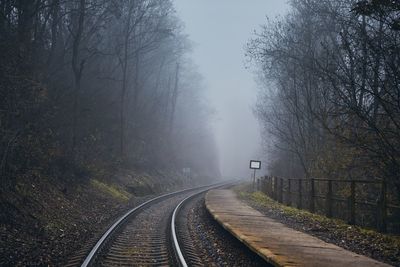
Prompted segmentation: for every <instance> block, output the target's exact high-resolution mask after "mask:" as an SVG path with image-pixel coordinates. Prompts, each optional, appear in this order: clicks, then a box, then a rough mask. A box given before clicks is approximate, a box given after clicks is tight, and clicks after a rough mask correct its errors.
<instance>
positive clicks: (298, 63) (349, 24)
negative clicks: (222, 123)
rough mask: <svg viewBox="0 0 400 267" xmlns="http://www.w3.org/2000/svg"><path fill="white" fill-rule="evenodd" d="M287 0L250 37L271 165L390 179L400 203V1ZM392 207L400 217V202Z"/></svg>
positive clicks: (286, 172)
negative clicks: (279, 13)
mask: <svg viewBox="0 0 400 267" xmlns="http://www.w3.org/2000/svg"><path fill="white" fill-rule="evenodd" d="M290 5H291V10H290V11H289V13H288V14H287V15H286V16H284V17H280V18H277V19H275V20H269V21H268V22H267V23H266V24H265V25H264V26H263V27H262V29H261V30H259V31H258V32H257V34H256V36H255V37H254V38H253V39H252V40H251V41H250V42H249V44H248V47H247V53H248V58H249V60H250V61H251V62H253V63H254V64H255V65H256V67H257V73H258V77H259V81H260V85H261V90H260V94H259V98H258V103H257V107H256V108H255V114H256V115H257V117H258V119H259V121H260V123H261V125H262V126H263V131H264V133H263V138H264V143H265V146H266V149H265V151H266V154H267V157H268V159H269V162H268V168H269V174H270V175H274V176H280V177H286V178H304V179H310V178H325V179H347V180H356V179H362V180H370V181H383V182H384V183H385V184H386V187H387V190H388V198H389V199H390V201H393V203H399V198H400V176H399V174H400V127H399V126H400V84H399V79H400V72H399V70H400V50H399V41H400V27H399V25H400V24H399V23H400V17H399V11H400V4H399V2H398V1H374V0H371V1H355V0H354V1H353V0H350V1H349V0H346V1H314V0H307V1H300V0H299V1H298V0H292V1H290ZM317 189H318V188H317ZM317 189H315V190H317ZM359 190H360V192H361V193H360V194H361V196H362V195H368V194H370V197H371V198H373V199H375V201H376V199H377V198H378V195H379V194H377V193H376V192H377V191H376V190H375V191H374V192H375V193H374V192H370V191H369V190H368V188H367V187H363V188H359ZM379 190H380V189H379ZM382 190H383V189H382ZM378 192H379V191H378ZM357 194H358V193H357ZM342 195H343V196H348V195H349V189H346V188H342ZM390 212H391V213H393V214H392V215H393V216H394V218H397V219H396V220H397V221H395V222H396V223H397V226H396V227H398V218H399V216H400V214H399V213H398V212H399V210H397V211H393V210H391V211H390ZM396 212H397V215H396Z"/></svg>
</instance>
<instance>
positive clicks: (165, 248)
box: [81, 184, 224, 267]
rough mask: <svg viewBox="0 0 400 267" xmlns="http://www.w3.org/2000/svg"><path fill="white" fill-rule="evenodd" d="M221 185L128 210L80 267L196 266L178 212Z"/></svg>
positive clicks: (152, 201)
mask: <svg viewBox="0 0 400 267" xmlns="http://www.w3.org/2000/svg"><path fill="white" fill-rule="evenodd" d="M221 186H224V185H222V184H219V185H214V186H207V187H200V188H194V189H187V190H183V191H178V192H174V193H170V194H166V195H162V196H160V197H157V198H154V199H151V200H149V201H147V202H145V203H143V204H141V205H140V206H138V207H136V208H134V209H132V210H130V211H129V212H127V213H126V214H124V215H123V216H122V217H121V218H120V219H118V220H117V221H116V222H115V223H114V224H113V225H112V226H111V227H110V228H109V229H108V230H107V231H106V232H105V233H104V235H103V236H102V237H101V238H100V239H99V241H98V242H97V243H96V245H95V246H94V247H93V248H92V250H91V251H90V253H89V254H88V255H87V257H86V258H85V260H84V262H83V263H82V265H81V266H82V267H86V266H188V264H190V266H196V265H199V266H200V265H201V264H200V261H199V258H198V257H196V252H195V251H194V249H193V246H192V244H191V242H190V238H188V232H187V229H184V228H185V227H182V225H183V224H182V222H181V220H182V218H180V216H179V212H180V210H181V208H182V207H183V206H184V205H185V203H187V202H188V201H190V199H192V198H193V197H195V196H197V195H199V194H201V193H204V192H205V191H207V190H209V189H212V188H216V187H221ZM181 217H183V216H181ZM178 219H179V223H178V222H177V220H178ZM183 220H184V218H183Z"/></svg>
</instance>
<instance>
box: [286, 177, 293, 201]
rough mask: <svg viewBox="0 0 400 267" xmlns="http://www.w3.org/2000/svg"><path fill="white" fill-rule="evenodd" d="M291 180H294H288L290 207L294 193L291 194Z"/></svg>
mask: <svg viewBox="0 0 400 267" xmlns="http://www.w3.org/2000/svg"><path fill="white" fill-rule="evenodd" d="M291 180H292V179H290V178H289V179H288V193H287V204H288V205H289V206H291V205H292V192H291Z"/></svg>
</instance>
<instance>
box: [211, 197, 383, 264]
mask: <svg viewBox="0 0 400 267" xmlns="http://www.w3.org/2000/svg"><path fill="white" fill-rule="evenodd" d="M206 207H207V209H208V211H209V212H210V213H211V215H212V216H213V217H214V218H215V219H216V220H217V221H218V222H219V223H220V224H221V225H222V226H223V227H224V228H225V229H226V230H228V231H229V232H231V233H232V234H233V235H234V236H235V237H236V238H238V239H239V240H240V241H242V242H243V243H244V244H246V245H247V246H248V247H249V248H250V249H252V250H253V251H254V252H256V253H257V254H258V255H260V256H261V257H262V258H264V259H265V260H266V261H267V262H269V263H271V264H272V265H274V266H307V267H311V266H318V267H321V266H323V267H330V266H340V267H347V266H359V267H361V266H362V267H370V266H390V265H388V264H385V263H381V262H378V261H376V260H373V259H370V258H368V257H365V256H362V255H358V254H356V253H353V252H350V251H348V250H345V249H343V248H341V247H338V246H336V245H333V244H329V243H326V242H324V241H322V240H320V239H318V238H316V237H313V236H311V235H308V234H305V233H302V232H299V231H296V230H293V229H291V228H289V227H287V226H285V225H284V224H282V223H279V222H277V221H275V220H273V219H270V218H268V217H266V216H265V215H263V214H262V213H260V212H259V211H257V210H255V209H253V208H251V207H250V206H248V205H246V204H245V203H243V202H242V201H240V200H239V199H238V198H237V197H236V194H235V193H234V192H233V191H231V190H211V191H209V192H208V193H207V195H206Z"/></svg>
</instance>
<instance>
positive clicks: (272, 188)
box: [257, 176, 400, 232]
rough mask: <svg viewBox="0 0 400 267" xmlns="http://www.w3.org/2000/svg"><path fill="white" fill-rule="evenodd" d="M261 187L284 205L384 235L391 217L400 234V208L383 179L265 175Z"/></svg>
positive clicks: (259, 184) (260, 188)
mask: <svg viewBox="0 0 400 267" xmlns="http://www.w3.org/2000/svg"><path fill="white" fill-rule="evenodd" d="M257 185H258V189H259V190H261V191H262V192H264V193H266V194H267V195H269V196H270V197H271V198H273V199H275V200H276V201H278V202H280V203H283V204H286V205H289V206H296V207H297V208H299V209H303V208H307V209H308V210H309V211H310V212H313V213H321V214H324V215H326V216H327V217H335V218H340V219H344V220H347V221H348V223H349V224H358V225H362V226H370V227H375V228H377V229H378V230H379V231H381V232H387V231H388V224H389V223H388V216H389V215H390V217H391V223H390V226H391V228H390V229H391V231H392V232H400V229H399V228H400V205H397V204H395V203H389V201H388V193H387V183H386V182H385V181H382V180H340V179H321V178H310V179H288V178H280V177H274V176H265V177H261V178H259V179H258V181H257ZM371 196H372V197H374V198H375V199H371ZM366 207H367V208H366ZM388 210H390V213H389V214H388Z"/></svg>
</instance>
